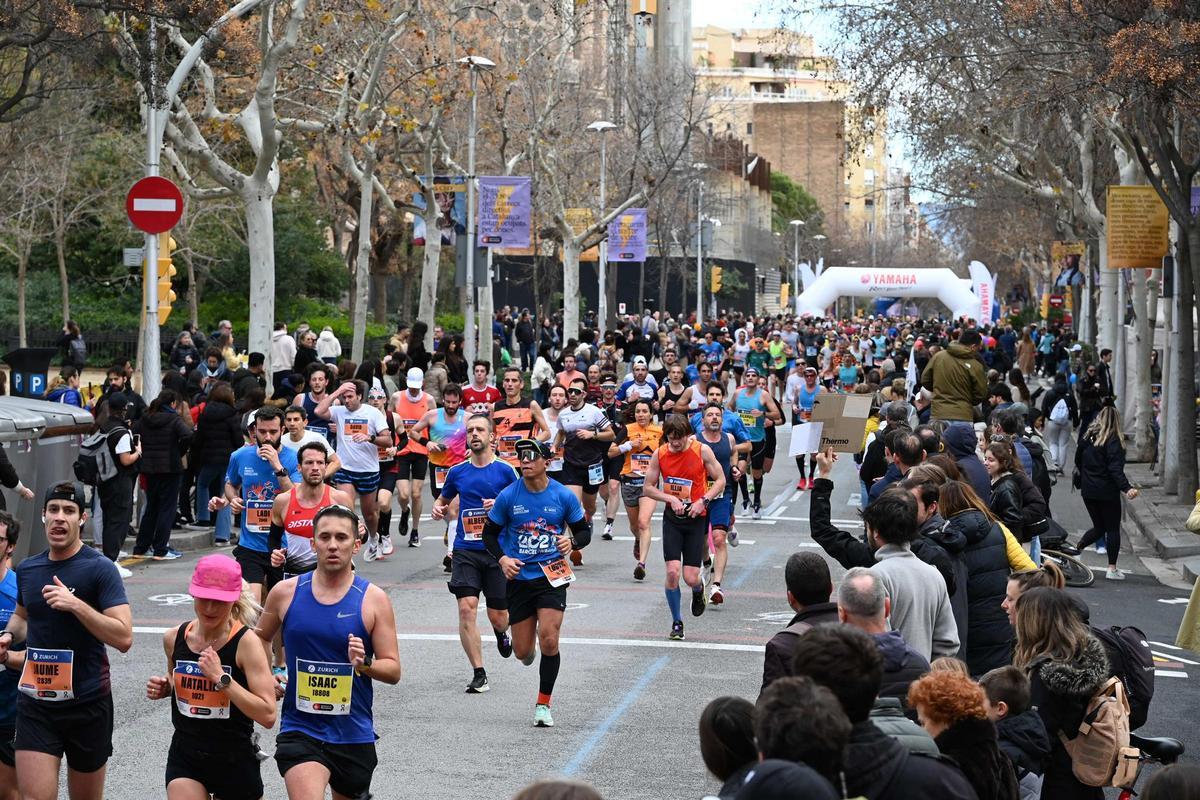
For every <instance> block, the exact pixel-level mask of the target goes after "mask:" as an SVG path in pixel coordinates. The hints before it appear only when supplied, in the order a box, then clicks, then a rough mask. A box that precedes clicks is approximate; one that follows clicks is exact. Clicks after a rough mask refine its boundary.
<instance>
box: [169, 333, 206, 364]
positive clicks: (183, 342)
mask: <svg viewBox="0 0 1200 800" xmlns="http://www.w3.org/2000/svg"><path fill="white" fill-rule="evenodd" d="M167 363H168V364H170V366H171V369H173V370H175V371H177V372H180V373H182V374H184V375H186V374H188V373H189V372H191V371H192V370H194V369H195V368H196V367H197V366H199V364H200V350H199V349H198V348H197V347H196V343H195V341H193V339H192V334H190V333H189V332H187V331H181V332H180V333H179V336H177V337H176V338H175V344H174V346H172V347H171V355H170V356H168V357H167Z"/></svg>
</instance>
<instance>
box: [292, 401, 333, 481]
mask: <svg viewBox="0 0 1200 800" xmlns="http://www.w3.org/2000/svg"><path fill="white" fill-rule="evenodd" d="M307 420H308V414H307V412H305V410H304V409H303V408H301V407H300V406H288V407H287V408H286V409H284V412H283V427H284V431H285V432H284V434H283V436H281V437H280V439H279V443H280V444H281V445H283V446H284V447H286V448H287V449H289V450H291V451H293V452H299V451H300V448H301V447H303V446H304V445H306V444H309V443H310V442H317V443H318V444H321V445H324V447H325V452H326V454H327V455H328V467H329V471H328V472H327V473H326V474H325V479H326V480H329V479H331V478H333V476H334V475H335V474H336V473H337V471H338V470H339V469H341V467H342V460H341V459H340V458H338V457H337V453H335V452H334V450H333V447H332V446H331V445H330V444H329V437H328V436H326V435H325V434H323V433H317V432H316V431H314V430H310V429H309V428H307V427H305V423H306V422H307Z"/></svg>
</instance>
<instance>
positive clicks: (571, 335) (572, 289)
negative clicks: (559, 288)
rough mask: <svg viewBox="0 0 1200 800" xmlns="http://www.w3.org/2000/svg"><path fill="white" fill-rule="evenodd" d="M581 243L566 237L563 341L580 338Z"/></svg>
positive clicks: (563, 252)
mask: <svg viewBox="0 0 1200 800" xmlns="http://www.w3.org/2000/svg"><path fill="white" fill-rule="evenodd" d="M579 253H580V248H579V243H578V242H576V241H575V240H574V238H573V237H569V236H568V237H564V239H563V248H562V254H563V255H562V257H563V333H562V338H563V343H564V344H566V342H567V341H569V340H571V339H578V338H579Z"/></svg>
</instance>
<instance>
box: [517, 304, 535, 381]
mask: <svg viewBox="0 0 1200 800" xmlns="http://www.w3.org/2000/svg"><path fill="white" fill-rule="evenodd" d="M516 336H517V346H518V347H519V348H520V350H521V371H522V372H529V371H530V370H531V369H533V347H534V344H535V342H536V341H537V335H536V333H535V332H534V330H533V320H532V319H530V317H529V312H528V311H522V312H521V318H520V320H518V321H517V327H516Z"/></svg>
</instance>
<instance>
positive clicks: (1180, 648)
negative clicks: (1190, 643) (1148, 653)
mask: <svg viewBox="0 0 1200 800" xmlns="http://www.w3.org/2000/svg"><path fill="white" fill-rule="evenodd" d="M1150 644H1152V645H1154V646H1155V647H1165V648H1166V649H1168V650H1182V649H1183V648H1182V647H1176V646H1175V645H1173V644H1167V643H1166V642H1150Z"/></svg>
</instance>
